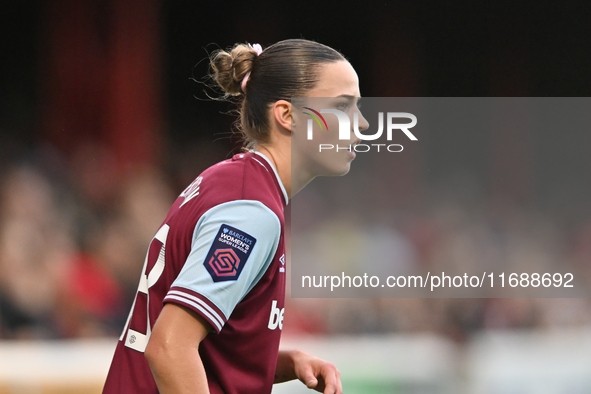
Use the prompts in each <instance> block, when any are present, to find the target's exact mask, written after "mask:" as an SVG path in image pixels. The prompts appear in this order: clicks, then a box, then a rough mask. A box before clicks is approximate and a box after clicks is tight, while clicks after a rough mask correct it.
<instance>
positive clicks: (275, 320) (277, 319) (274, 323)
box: [269, 300, 285, 330]
mask: <svg viewBox="0 0 591 394" xmlns="http://www.w3.org/2000/svg"><path fill="white" fill-rule="evenodd" d="M284 312H285V308H281V309H279V308H277V301H275V300H273V304H272V305H271V316H269V329H270V330H275V329H276V328H277V327H279V329H280V330H283V313H284Z"/></svg>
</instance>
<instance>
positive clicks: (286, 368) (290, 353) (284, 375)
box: [274, 350, 300, 383]
mask: <svg viewBox="0 0 591 394" xmlns="http://www.w3.org/2000/svg"><path fill="white" fill-rule="evenodd" d="M299 353H300V351H299V350H280V351H279V355H278V356H277V368H276V369H275V381H274V383H282V382H287V381H289V380H294V379H297V378H298V377H297V376H296V373H295V368H294V360H295V358H296V357H297V355H298V354H299Z"/></svg>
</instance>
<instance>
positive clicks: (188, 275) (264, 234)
mask: <svg viewBox="0 0 591 394" xmlns="http://www.w3.org/2000/svg"><path fill="white" fill-rule="evenodd" d="M280 236H281V223H280V221H279V218H278V217H277V215H276V214H275V213H273V211H271V210H270V209H269V208H268V207H266V206H265V205H264V204H262V203H261V202H259V201H251V200H239V201H232V202H229V203H224V204H220V205H218V206H216V207H214V208H212V209H210V210H209V211H208V212H206V213H205V214H204V215H203V216H202V218H201V219H200V221H199V222H198V223H197V225H196V227H195V232H194V237H193V244H192V248H191V252H190V254H189V256H188V257H187V260H186V262H185V264H184V266H183V268H182V270H181V272H180V273H179V275H178V277H177V278H176V279H175V281H174V283H173V284H172V286H171V288H170V291H169V292H168V294H167V296H166V297H165V298H164V302H165V303H176V304H179V305H183V306H185V307H186V308H188V309H190V310H192V311H194V312H196V313H197V314H199V315H200V316H201V317H203V318H204V319H205V320H206V321H207V322H208V323H209V324H210V325H211V327H212V328H213V329H214V330H215V331H216V332H219V331H220V330H221V329H222V326H223V325H224V324H225V322H226V321H227V319H228V318H229V317H230V314H231V313H232V311H233V310H234V308H235V306H236V305H237V304H238V303H239V302H240V301H241V300H242V298H244V297H245V296H246V294H248V292H249V291H250V290H251V289H252V288H253V287H254V286H255V285H256V283H257V282H258V281H259V280H260V278H261V277H262V276H263V275H264V273H265V271H266V269H267V268H268V266H269V265H270V264H271V262H272V260H273V257H274V255H275V253H276V250H277V245H278V243H279V239H280Z"/></svg>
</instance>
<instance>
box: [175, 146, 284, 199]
mask: <svg viewBox="0 0 591 394" xmlns="http://www.w3.org/2000/svg"><path fill="white" fill-rule="evenodd" d="M269 167H270V166H269V165H268V163H266V162H265V160H264V159H263V158H262V157H258V155H255V154H253V153H250V152H249V153H240V154H237V155H235V156H234V157H232V158H231V159H228V160H224V161H221V162H219V163H217V164H215V165H213V166H211V167H209V168H208V169H206V170H205V171H203V172H202V173H201V174H200V175H199V177H198V178H197V179H196V180H195V181H194V182H193V183H192V184H191V185H190V186H189V187H187V188H186V189H185V190H184V191H183V193H181V195H180V196H179V197H181V198H183V201H182V205H184V204H186V203H188V200H190V199H193V197H196V194H195V192H196V189H197V188H199V190H198V193H199V198H198V199H197V198H196V199H195V200H201V202H205V203H206V205H209V206H210V207H213V206H216V205H219V204H223V203H227V202H231V201H236V200H252V201H259V202H261V203H263V204H264V205H266V206H268V207H270V208H272V209H273V208H274V207H275V206H277V205H278V202H279V204H280V200H279V201H278V197H280V196H279V193H278V186H277V181H276V179H275V173H274V172H273V169H272V168H269ZM195 202H197V201H195ZM273 210H274V209H273Z"/></svg>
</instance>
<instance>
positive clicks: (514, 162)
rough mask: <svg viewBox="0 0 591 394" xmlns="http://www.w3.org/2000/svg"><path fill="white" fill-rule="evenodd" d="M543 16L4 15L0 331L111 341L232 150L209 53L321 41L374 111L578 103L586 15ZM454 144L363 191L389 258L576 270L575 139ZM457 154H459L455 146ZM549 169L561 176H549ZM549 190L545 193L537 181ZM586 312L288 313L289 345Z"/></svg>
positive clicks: (570, 321)
mask: <svg viewBox="0 0 591 394" xmlns="http://www.w3.org/2000/svg"><path fill="white" fill-rule="evenodd" d="M533 5H535V6H533ZM532 6H533V7H532ZM556 7H558V5H555V4H544V3H533V2H519V3H515V2H509V1H499V2H494V5H493V3H490V2H486V3H483V4H474V2H470V1H451V2H425V1H418V2H375V3H372V2H369V3H363V4H360V3H358V2H340V3H339V4H338V6H337V7H335V6H334V5H333V4H331V3H330V2H324V3H323V2H316V3H314V4H313V5H312V4H307V3H305V2H299V3H293V2H291V3H285V4H278V3H277V2H257V3H256V5H255V4H250V3H249V2H239V3H228V4H225V3H224V4H221V3H216V2H191V1H180V0H172V1H161V0H141V1H140V0H88V1H84V2H80V1H75V0H64V1H42V0H24V1H19V2H10V3H9V4H4V5H3V7H2V10H1V11H0V29H2V35H1V38H0V42H1V44H0V45H1V48H2V61H1V62H0V86H1V89H0V104H1V105H0V339H33V338H34V339H38V338H42V339H47V338H79V337H100V336H118V335H119V334H120V332H121V330H122V327H123V324H124V322H125V319H126V318H127V314H128V311H129V308H130V306H131V303H132V301H133V297H134V295H135V292H136V289H137V284H138V281H139V274H140V269H141V267H142V264H143V260H144V256H145V252H146V248H147V245H148V242H149V241H150V239H151V238H152V237H153V234H154V232H155V230H156V229H157V228H158V227H159V225H160V223H161V221H162V220H163V218H164V217H165V214H166V212H167V210H168V208H169V206H170V204H171V203H172V201H174V199H175V198H176V196H177V195H178V194H179V193H180V192H181V191H182V190H183V189H184V188H185V186H186V185H188V184H189V183H190V182H191V181H192V180H193V179H194V178H195V177H196V176H197V175H198V174H199V173H200V172H201V171H202V170H204V169H205V168H207V167H208V166H210V165H211V164H213V163H215V162H217V161H219V160H223V159H225V158H228V157H230V156H231V155H232V153H235V152H237V151H238V150H239V149H240V141H239V139H238V138H237V137H236V136H235V135H234V134H233V133H232V122H233V120H234V119H233V118H232V116H230V115H228V114H224V113H225V112H227V111H229V110H231V109H232V106H231V105H230V104H228V103H225V102H219V101H216V100H212V99H210V98H209V96H210V95H213V97H217V95H218V93H216V92H215V91H213V90H211V89H210V88H209V87H208V86H207V81H206V80H204V79H203V77H204V76H205V75H206V74H207V72H208V64H207V60H206V57H207V54H208V53H209V52H211V51H213V50H215V49H217V48H219V47H222V48H225V47H228V46H231V45H232V44H234V43H236V42H244V41H248V42H251V43H257V42H258V43H261V44H262V45H263V47H265V46H268V45H270V44H272V43H274V42H276V41H279V40H281V39H285V38H299V37H303V38H307V39H313V40H317V41H319V42H322V43H324V44H327V45H329V46H331V47H333V48H336V49H338V50H340V51H342V53H344V54H345V55H346V56H347V57H348V58H349V59H350V61H351V63H352V64H353V66H354V67H355V68H356V70H357V72H358V74H359V77H360V81H361V91H362V94H363V95H364V96H371V97H394V96H421V97H426V96H588V95H589V94H590V93H591V73H589V70H590V69H591V52H590V51H589V48H588V42H589V38H590V37H591V25H589V24H588V23H587V22H586V21H585V20H584V18H581V19H579V18H580V17H581V16H582V15H584V9H575V8H573V9H569V13H568V16H566V15H565V16H564V17H563V18H555V13H556V9H555V8H556ZM448 137H449V138H446V139H442V140H440V141H439V142H437V144H439V145H433V144H431V145H429V144H428V143H427V144H423V145H422V147H421V148H419V149H422V150H421V151H420V154H417V155H407V156H400V162H399V163H398V166H399V168H398V171H397V178H396V182H392V183H391V184H390V185H391V186H390V187H387V186H386V185H385V184H384V185H381V186H380V185H374V186H375V187H376V188H377V189H375V190H374V193H376V194H378V195H380V196H383V201H384V202H385V205H386V206H388V207H390V208H391V211H390V212H388V225H389V226H390V227H389V228H390V229H391V235H392V237H391V239H390V240H389V241H388V242H391V243H392V244H393V245H394V249H395V250H396V253H400V256H401V259H407V260H408V261H411V262H413V263H416V264H425V263H426V262H429V261H431V260H432V259H433V258H434V256H441V255H444V256H445V258H447V259H449V260H454V261H457V262H458V264H459V265H462V261H464V260H465V261H470V262H472V261H474V260H475V259H478V258H482V256H485V257H487V258H488V257H490V256H494V255H495V253H496V254H500V255H502V256H505V257H507V259H509V261H520V260H528V261H541V262H543V261H544V260H546V259H558V260H560V261H564V262H565V264H569V265H576V266H578V267H580V268H581V267H582V268H581V269H584V270H587V271H588V270H589V269H590V268H591V209H590V204H589V202H590V200H589V197H591V195H590V194H591V193H590V183H589V169H590V168H591V162H590V161H591V159H590V157H591V156H589V155H586V152H585V149H586V147H588V146H591V133H587V135H584V134H580V135H577V136H569V135H561V134H560V130H557V133H556V135H553V136H537V135H535V134H531V135H527V134H514V133H511V130H510V129H503V128H502V127H501V128H499V130H495V132H494V133H493V134H492V135H485V136H475V137H474V138H467V139H466V138H464V137H465V136H453V135H451V136H448ZM478 138H481V139H480V140H479V139H478ZM540 138H542V139H543V140H544V141H546V142H545V144H540V143H539V141H540ZM552 143H554V144H555V145H552ZM458 144H459V145H462V144H463V145H462V147H463V148H462V150H461V152H462V154H460V155H454V154H450V152H453V147H454V146H457V145H458ZM470 144H474V145H470ZM442 152H448V153H447V154H448V156H445V153H442ZM546 154H549V155H550V156H552V155H554V156H552V157H553V159H552V160H551V161H549V162H547V161H545V159H546V157H548V156H547V155H546ZM442 155H443V156H442ZM561 162H568V163H570V164H569V165H571V166H572V165H573V163H574V166H573V167H572V168H575V169H576V171H575V172H574V173H571V172H569V176H568V177H564V176H562V175H560V174H563V172H561V171H559V169H558V170H556V167H555V166H560V163H561ZM425 163H431V165H432V166H431V167H433V165H434V166H435V167H436V168H437V169H438V171H437V172H436V173H435V172H427V171H425V168H426V167H429V166H427V165H425ZM545 163H546V164H545ZM548 163H550V164H548ZM553 171H555V172H553ZM556 171H557V172H556ZM500 173H503V174H512V175H511V177H510V178H509V179H506V178H502V177H500V176H498V174H500ZM434 174H435V175H434ZM556 174H559V175H558V176H556ZM546 176H548V177H553V178H552V179H555V180H556V183H555V185H554V186H552V185H550V186H548V188H547V189H543V188H542V189H540V188H539V187H538V186H539V185H540V183H539V182H537V180H538V179H539V177H546ZM543 185H547V183H543ZM380 187H381V188H380ZM540 196H543V197H542V198H540ZM296 198H297V197H296ZM318 198H319V199H320V200H322V199H324V198H327V199H328V197H326V196H318ZM322 203H330V200H326V201H324V202H322V201H321V202H320V203H318V204H319V206H321V205H322ZM342 203H344V204H346V199H344V200H343V201H342ZM351 210H353V209H351ZM344 212H347V211H344ZM334 226H336V227H339V223H338V222H336V221H335V223H334ZM340 228H342V226H341V227H340ZM348 236H350V237H352V238H354V237H355V234H349V235H348ZM590 308H591V303H590V302H589V300H588V299H347V300H338V299H322V300H312V299H308V300H307V299H289V300H288V304H287V309H288V312H287V313H286V318H285V319H286V323H285V326H284V327H285V329H284V331H285V332H286V334H298V333H299V334H301V333H312V334H361V333H369V334H376V333H380V334H383V333H392V332H399V333H411V332H412V333H414V332H420V331H426V332H434V333H437V334H440V335H444V336H447V337H449V338H452V339H454V340H458V341H462V340H463V339H465V338H466V337H467V336H469V335H470V334H472V333H474V332H475V331H477V330H481V329H487V328H547V327H565V326H568V327H581V326H588V325H589V324H590V320H591V317H590V316H591V310H590Z"/></svg>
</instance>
